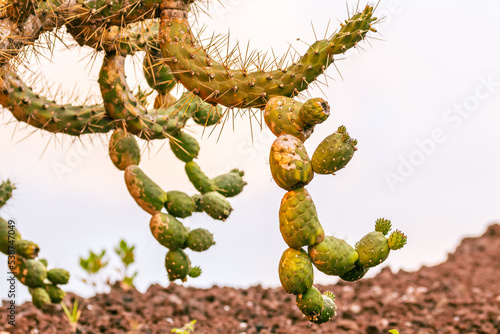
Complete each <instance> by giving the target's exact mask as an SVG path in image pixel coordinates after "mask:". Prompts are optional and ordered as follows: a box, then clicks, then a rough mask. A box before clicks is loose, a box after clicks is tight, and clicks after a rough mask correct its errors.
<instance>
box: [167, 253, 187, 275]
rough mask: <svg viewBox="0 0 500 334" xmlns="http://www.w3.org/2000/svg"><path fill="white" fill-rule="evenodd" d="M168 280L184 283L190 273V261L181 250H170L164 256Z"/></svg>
mask: <svg viewBox="0 0 500 334" xmlns="http://www.w3.org/2000/svg"><path fill="white" fill-rule="evenodd" d="M165 267H166V268H167V273H168V279H169V280H170V281H175V280H176V279H180V280H182V281H185V280H186V278H187V276H188V275H189V273H190V271H191V261H190V260H189V257H188V256H187V255H186V253H184V251H183V250H182V249H176V250H170V251H168V253H167V255H166V256H165Z"/></svg>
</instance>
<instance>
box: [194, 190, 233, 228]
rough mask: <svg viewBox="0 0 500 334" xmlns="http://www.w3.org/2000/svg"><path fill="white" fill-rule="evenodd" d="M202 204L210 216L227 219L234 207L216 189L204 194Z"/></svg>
mask: <svg viewBox="0 0 500 334" xmlns="http://www.w3.org/2000/svg"><path fill="white" fill-rule="evenodd" d="M200 205H201V207H202V208H203V211H205V212H206V213H207V214H208V215H209V216H210V217H212V218H213V219H217V220H222V221H224V220H226V219H227V218H228V217H229V215H230V214H231V212H232V211H233V208H232V207H231V203H229V202H228V200H227V199H226V198H225V197H224V196H222V195H221V194H219V193H218V192H216V191H212V192H209V193H206V194H203V197H202V198H201V201H200Z"/></svg>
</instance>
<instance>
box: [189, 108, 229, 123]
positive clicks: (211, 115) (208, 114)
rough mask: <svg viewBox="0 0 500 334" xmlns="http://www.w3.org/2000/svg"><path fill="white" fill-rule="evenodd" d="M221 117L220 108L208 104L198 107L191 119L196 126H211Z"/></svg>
mask: <svg viewBox="0 0 500 334" xmlns="http://www.w3.org/2000/svg"><path fill="white" fill-rule="evenodd" d="M222 116H223V112H222V107H220V106H214V105H211V104H209V103H206V104H203V105H200V107H199V108H198V110H197V111H196V112H195V113H194V114H193V116H192V118H193V120H194V121H195V123H196V124H199V125H203V126H211V125H214V124H217V123H219V121H220V120H221V118H222Z"/></svg>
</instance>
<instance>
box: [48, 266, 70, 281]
mask: <svg viewBox="0 0 500 334" xmlns="http://www.w3.org/2000/svg"><path fill="white" fill-rule="evenodd" d="M47 278H48V279H49V281H51V282H52V284H68V282H69V272H68V271H67V270H65V269H61V268H55V269H50V270H49V271H47Z"/></svg>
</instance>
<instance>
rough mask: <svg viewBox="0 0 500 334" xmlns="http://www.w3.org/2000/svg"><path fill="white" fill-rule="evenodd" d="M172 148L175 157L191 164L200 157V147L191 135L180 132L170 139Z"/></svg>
mask: <svg viewBox="0 0 500 334" xmlns="http://www.w3.org/2000/svg"><path fill="white" fill-rule="evenodd" d="M169 141H170V148H171V149H172V152H174V154H175V156H176V157H177V158H178V159H179V160H182V161H184V162H190V161H192V160H193V159H194V158H196V157H197V156H198V152H200V145H199V144H198V142H197V141H196V139H194V138H193V137H191V136H190V135H188V134H187V133H184V132H183V131H179V133H177V134H175V135H174V136H172V137H170V139H169Z"/></svg>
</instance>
